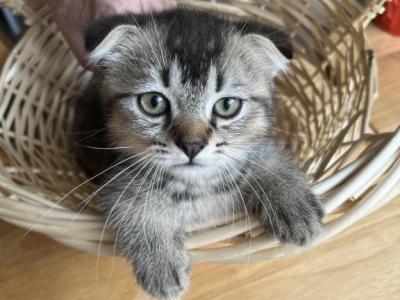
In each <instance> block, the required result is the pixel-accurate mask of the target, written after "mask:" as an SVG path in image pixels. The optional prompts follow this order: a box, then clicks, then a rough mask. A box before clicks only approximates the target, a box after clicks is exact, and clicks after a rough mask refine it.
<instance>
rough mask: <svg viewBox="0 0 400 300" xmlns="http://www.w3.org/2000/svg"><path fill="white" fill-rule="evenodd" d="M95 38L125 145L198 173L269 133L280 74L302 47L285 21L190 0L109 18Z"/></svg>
mask: <svg viewBox="0 0 400 300" xmlns="http://www.w3.org/2000/svg"><path fill="white" fill-rule="evenodd" d="M86 40H87V48H88V50H89V51H90V53H91V54H90V59H91V62H92V64H94V65H95V68H96V69H97V71H98V72H100V73H101V74H102V76H103V78H104V81H103V95H104V98H105V105H106V108H107V111H108V113H109V118H108V120H109V124H108V125H109V127H110V136H111V137H112V139H113V140H114V142H115V143H116V145H118V146H122V147H132V148H130V149H131V150H129V151H133V152H135V153H138V152H144V151H146V153H152V157H153V158H154V162H156V163H157V164H161V165H162V166H163V167H164V169H165V170H168V171H170V172H171V173H173V174H175V175H176V176H182V177H185V178H192V179H193V178H194V179H196V178H197V177H198V176H204V175H206V174H210V175H211V174H212V173H213V172H215V171H216V170H217V167H219V168H221V169H222V170H223V169H224V168H229V166H230V165H232V164H234V163H235V160H240V159H242V158H243V157H245V156H246V155H247V154H248V153H249V152H251V149H252V148H253V147H254V146H255V145H256V144H257V143H259V142H260V141H261V140H262V139H264V138H265V136H266V133H267V131H268V128H269V126H270V123H271V119H272V116H273V101H272V93H273V86H274V85H273V80H274V77H275V76H276V75H277V74H278V73H279V72H282V71H284V70H285V68H286V65H287V63H288V59H290V58H291V56H292V53H291V47H290V43H289V40H288V38H287V36H286V35H285V34H284V33H282V32H280V31H277V30H275V29H272V28H270V27H268V26H266V25H261V24H257V23H253V22H248V21H232V20H227V19H224V18H221V17H218V16H216V15H213V14H210V13H206V12H199V11H192V10H183V9H176V10H172V11H167V12H162V13H159V14H155V15H153V16H137V15H132V14H128V15H124V16H117V17H112V18H109V19H105V20H102V21H100V22H99V23H96V24H94V25H93V26H91V27H90V28H89V31H88V35H87V39H86Z"/></svg>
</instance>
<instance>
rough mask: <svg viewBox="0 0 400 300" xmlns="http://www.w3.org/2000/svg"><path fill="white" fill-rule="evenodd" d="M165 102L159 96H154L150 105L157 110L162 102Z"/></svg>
mask: <svg viewBox="0 0 400 300" xmlns="http://www.w3.org/2000/svg"><path fill="white" fill-rule="evenodd" d="M163 100H164V99H163V98H162V97H160V96H159V95H154V96H153V97H151V100H150V104H151V106H152V107H153V108H157V107H158V106H159V105H160V104H161V102H163Z"/></svg>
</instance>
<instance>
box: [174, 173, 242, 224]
mask: <svg viewBox="0 0 400 300" xmlns="http://www.w3.org/2000/svg"><path fill="white" fill-rule="evenodd" d="M167 190H168V193H169V194H170V197H171V200H172V202H173V205H174V208H175V211H176V214H177V215H178V216H179V218H180V223H181V225H182V227H183V228H184V229H185V231H193V230H199V229H202V228H205V227H209V226H213V225H215V224H218V223H221V220H222V222H224V221H227V222H229V221H230V220H231V219H232V218H234V217H235V216H237V215H238V213H239V212H240V210H241V208H243V205H240V200H241V198H240V196H239V193H238V191H237V189H233V188H227V187H223V186H222V185H216V184H215V183H213V182H212V180H210V181H209V183H208V184H207V185H206V186H202V185H196V186H193V185H181V186H180V185H179V184H176V183H172V184H171V185H170V186H169V187H167Z"/></svg>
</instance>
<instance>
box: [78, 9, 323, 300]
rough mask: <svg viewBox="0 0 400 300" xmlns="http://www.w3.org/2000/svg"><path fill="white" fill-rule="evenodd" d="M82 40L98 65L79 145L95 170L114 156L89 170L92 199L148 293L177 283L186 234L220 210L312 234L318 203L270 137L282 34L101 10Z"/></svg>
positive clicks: (205, 16)
mask: <svg viewBox="0 0 400 300" xmlns="http://www.w3.org/2000/svg"><path fill="white" fill-rule="evenodd" d="M86 40H87V48H88V51H89V52H90V53H91V54H90V59H91V62H92V64H93V65H94V66H95V68H96V71H95V74H96V75H95V76H94V78H93V80H92V84H91V85H90V87H89V88H88V90H87V92H86V94H85V95H84V97H83V98H82V99H81V100H80V101H78V103H77V110H76V130H75V131H79V132H82V134H79V135H78V136H76V137H75V139H76V140H77V141H79V143H78V144H80V145H81V146H78V147H77V148H76V149H75V151H76V154H77V157H78V160H79V162H80V164H81V165H82V166H83V168H84V169H85V170H86V171H87V173H88V174H89V175H91V176H93V175H96V174H99V173H101V172H102V171H104V170H106V169H108V168H110V166H114V167H112V168H110V169H109V170H108V171H107V172H104V173H101V175H99V176H97V177H96V180H97V183H99V184H101V186H102V188H101V189H100V192H99V196H100V197H99V198H100V202H101V203H100V205H101V207H102V209H103V210H104V214H105V215H106V216H107V217H108V220H107V222H108V225H109V228H111V229H112V230H114V231H115V232H116V233H117V246H118V249H119V251H120V253H121V254H122V255H124V256H125V257H126V258H127V259H128V260H129V261H130V262H131V263H132V265H133V267H134V271H135V274H136V277H137V279H138V281H139V283H140V284H141V285H142V287H143V288H144V289H145V290H146V291H147V292H149V293H150V294H151V295H153V296H156V297H158V298H163V299H169V298H174V297H178V296H179V295H180V294H181V293H182V292H184V291H185V290H186V289H187V286H188V283H189V274H190V269H191V263H190V255H189V253H188V251H187V250H186V249H185V246H184V240H185V233H186V232H187V231H189V230H191V229H193V228H195V227H196V226H198V225H199V224H202V223H205V222H207V221H210V220H212V219H215V218H221V217H224V216H226V214H229V215H231V214H234V213H235V212H236V213H239V212H242V213H243V212H245V213H246V212H250V211H251V212H253V213H255V214H256V215H257V216H258V217H259V218H260V220H261V222H262V224H264V227H265V229H266V231H268V232H270V233H272V234H274V235H275V236H276V237H278V238H279V239H280V240H281V241H282V242H285V243H293V244H296V245H304V244H306V243H307V242H309V241H311V240H312V239H313V238H315V237H316V236H317V234H318V232H319V230H320V227H321V221H322V218H323V215H324V213H323V209H322V205H321V202H320V200H319V199H318V198H317V197H316V196H315V195H314V194H313V192H312V191H311V189H310V186H309V184H308V183H307V181H306V179H305V175H304V174H303V173H302V172H301V171H300V170H299V168H298V167H297V166H296V163H295V160H294V159H293V158H292V157H291V156H290V155H288V154H286V153H285V151H284V150H282V149H281V148H279V146H278V145H276V144H275V143H274V141H273V140H271V139H270V138H269V137H268V131H269V129H270V126H271V122H272V120H273V116H274V103H273V89H274V77H275V76H276V75H278V74H279V73H280V72H283V71H284V70H285V68H286V67H287V64H288V61H289V59H290V58H291V57H292V49H291V45H290V42H289V40H288V37H287V36H286V35H285V34H284V33H282V32H280V31H278V30H276V29H274V28H270V27H268V26H267V25H263V24H258V23H254V22H248V21H240V20H228V19H226V18H223V17H220V16H217V15H215V14H212V13H208V12H201V11H195V10H185V9H174V10H171V11H166V12H161V13H157V14H154V15H153V16H150V15H132V14H127V15H121V16H115V17H111V18H108V19H104V20H101V21H99V22H97V23H95V24H93V25H92V26H90V28H89V30H88V33H87V38H86ZM88 132H94V134H90V135H89V134H88ZM83 144H84V145H83ZM85 145H89V146H90V147H86V146H85ZM94 147H95V148H94Z"/></svg>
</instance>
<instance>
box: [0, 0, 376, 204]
mask: <svg viewBox="0 0 400 300" xmlns="http://www.w3.org/2000/svg"><path fill="white" fill-rule="evenodd" d="M179 2H181V4H182V5H186V6H191V7H204V8H207V9H210V8H211V9H216V10H218V11H219V12H221V13H222V14H225V15H229V16H241V17H244V18H256V19H258V20H260V21H263V22H269V23H272V24H275V25H277V26H280V25H282V24H284V25H285V27H286V28H287V29H288V31H289V32H290V33H291V37H292V38H293V40H294V41H295V43H294V45H295V59H294V60H293V62H292V65H291V68H290V71H289V72H288V74H286V75H284V76H282V77H281V78H279V79H278V81H277V87H278V88H277V94H276V98H277V103H278V117H277V123H276V124H275V125H274V129H273V132H274V135H276V137H277V138H278V139H279V140H280V141H281V143H283V144H284V145H285V146H286V147H287V148H288V149H290V151H292V152H293V153H296V155H298V157H299V160H300V162H301V166H302V167H303V169H304V170H305V171H306V172H307V173H308V174H309V175H310V177H312V178H313V179H314V180H315V181H317V180H319V179H321V178H323V177H324V176H327V175H329V174H331V173H332V172H334V171H335V170H336V169H337V168H339V167H341V166H342V164H343V162H344V160H345V158H346V153H347V152H348V151H349V149H350V148H351V146H352V142H353V141H356V140H357V139H359V138H360V136H361V135H362V134H363V133H364V132H365V131H366V129H367V123H368V118H369V107H370V99H371V98H372V94H373V93H374V88H375V86H374V82H373V80H372V79H373V76H372V59H373V56H372V53H371V52H370V51H368V50H367V48H368V47H367V45H366V41H365V38H364V35H363V30H362V29H363V25H364V23H365V20H367V19H368V16H365V15H364V12H365V7H364V6H362V5H361V4H365V3H362V1H361V2H360V1H327V0H322V1H295V0H293V1H292V0H288V1H179ZM364 2H367V4H369V3H370V2H371V3H373V2H374V3H376V1H364ZM321 16H323V19H324V22H321ZM29 22H30V23H31V26H30V28H29V29H28V31H27V33H26V34H25V36H24V37H23V39H22V40H21V41H20V42H19V44H18V45H17V46H16V47H15V49H14V50H13V51H12V53H11V55H10V58H9V59H8V61H7V63H6V65H5V66H4V68H3V71H2V74H1V78H0V99H1V100H0V101H1V102H0V115H1V126H0V148H1V159H2V165H1V171H2V175H3V177H4V178H6V179H7V184H8V186H9V190H10V189H12V188H13V187H14V188H17V187H21V186H22V187H23V188H24V189H25V190H28V191H31V192H35V193H38V194H40V195H42V196H43V197H44V198H46V199H50V200H52V201H59V200H60V199H63V200H64V201H62V204H63V205H65V206H68V207H73V208H75V209H81V208H82V203H83V202H84V199H86V198H87V196H88V195H90V191H92V190H93V186H90V184H84V185H81V186H80V188H79V189H76V190H74V192H72V193H70V194H68V197H66V198H65V197H64V196H65V195H66V194H67V193H68V192H70V191H71V190H72V189H74V188H75V187H77V186H79V185H80V184H81V183H82V182H83V181H85V176H84V174H83V173H82V172H81V170H80V169H79V167H78V166H77V164H76V163H75V160H74V157H73V155H72V153H71V152H69V151H68V149H69V144H70V143H69V142H70V141H68V138H67V137H68V135H69V132H70V130H71V124H72V123H73V119H74V115H73V112H74V107H75V105H79V103H75V99H76V97H77V95H79V93H80V92H81V91H82V89H83V88H84V87H85V85H86V84H87V82H88V81H89V80H90V77H91V73H90V72H88V71H85V70H83V69H82V68H81V67H80V66H79V65H78V63H77V62H76V60H75V58H74V57H73V55H72V54H71V52H70V51H69V49H68V47H67V46H66V44H65V42H64V40H63V38H62V36H61V35H60V33H59V32H58V31H57V29H56V27H55V25H54V24H53V23H52V22H51V20H50V19H49V18H48V14H47V9H46V8H42V9H40V10H37V11H35V13H34V16H32V15H31V16H29ZM88 134H95V133H88ZM2 180H4V179H2ZM3 186H4V185H3ZM2 192H3V193H7V192H6V191H2ZM91 203H93V202H91ZM84 206H85V207H86V205H84ZM88 207H89V209H91V208H94V209H95V207H92V206H91V205H88Z"/></svg>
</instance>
